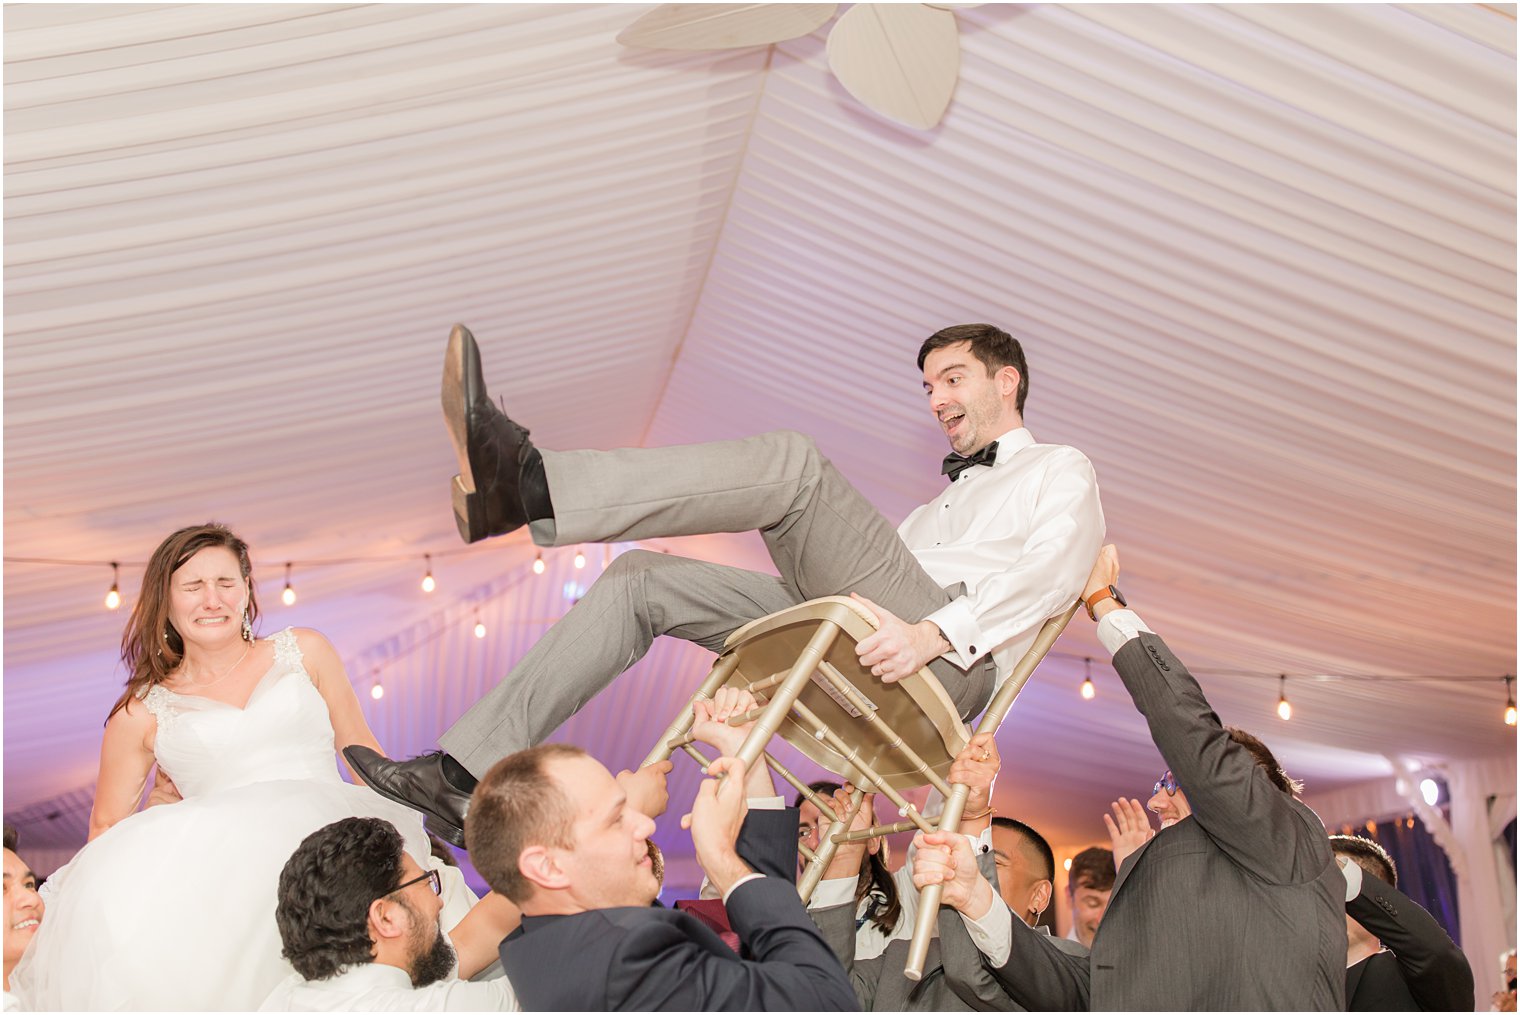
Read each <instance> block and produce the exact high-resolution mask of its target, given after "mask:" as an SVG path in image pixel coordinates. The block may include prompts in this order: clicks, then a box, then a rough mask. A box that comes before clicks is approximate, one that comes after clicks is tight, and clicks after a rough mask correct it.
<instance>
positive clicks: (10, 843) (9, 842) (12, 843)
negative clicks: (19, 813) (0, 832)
mask: <svg viewBox="0 0 1520 1015" xmlns="http://www.w3.org/2000/svg"><path fill="white" fill-rule="evenodd" d="M20 839H21V836H20V835H18V834H17V833H16V826H15V825H6V826H5V848H6V849H8V850H10V851H11V852H12V853H14V852H16V843H17V842H19V841H20Z"/></svg>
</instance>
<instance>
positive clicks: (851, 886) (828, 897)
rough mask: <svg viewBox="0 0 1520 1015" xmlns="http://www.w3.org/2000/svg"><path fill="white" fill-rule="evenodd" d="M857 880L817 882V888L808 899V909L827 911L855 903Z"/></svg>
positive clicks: (833, 879)
mask: <svg viewBox="0 0 1520 1015" xmlns="http://www.w3.org/2000/svg"><path fill="white" fill-rule="evenodd" d="M859 880H860V879H859V878H830V879H829V880H827V881H820V882H818V887H817V888H814V889H813V897H812V898H810V899H808V904H807V908H809V909H828V908H830V907H831V906H843V905H844V904H845V903H847V902H854V901H855V885H856V883H857V882H858V881H859Z"/></svg>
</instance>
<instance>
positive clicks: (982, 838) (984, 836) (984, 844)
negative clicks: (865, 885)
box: [819, 825, 996, 894]
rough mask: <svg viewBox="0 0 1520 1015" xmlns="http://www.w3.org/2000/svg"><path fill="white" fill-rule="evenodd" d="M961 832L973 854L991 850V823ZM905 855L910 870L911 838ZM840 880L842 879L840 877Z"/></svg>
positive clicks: (914, 845) (913, 849)
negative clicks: (969, 831) (974, 832)
mask: <svg viewBox="0 0 1520 1015" xmlns="http://www.w3.org/2000/svg"><path fill="white" fill-rule="evenodd" d="M961 834H962V835H964V836H965V837H966V841H967V842H968V843H970V844H971V853H972V855H973V856H981V855H982V854H983V853H988V852H991V851H992V826H991V825H988V826H987V827H986V828H984V829H982V830H981V831H980V832H978V833H977V834H976V835H972V834H970V833H968V832H962V833H961ZM907 856H908V858H907V860H906V861H904V863H903V866H904V867H906V868H907V869H908V870H909V871H912V870H913V858H914V857H916V856H918V844H917V843H915V842H913V841H911V840H910V841H909V842H908V854H907ZM841 880H843V879H841ZM823 884H825V885H826V884H828V882H827V881H825V882H823ZM852 884H853V882H852ZM819 887H822V885H820V886H819ZM994 894H996V893H994Z"/></svg>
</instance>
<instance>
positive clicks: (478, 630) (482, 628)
mask: <svg viewBox="0 0 1520 1015" xmlns="http://www.w3.org/2000/svg"><path fill="white" fill-rule="evenodd" d="M485 636H486V625H484V624H482V623H481V622H480V621H478V620H477V621H475V637H477V638H484V637H485Z"/></svg>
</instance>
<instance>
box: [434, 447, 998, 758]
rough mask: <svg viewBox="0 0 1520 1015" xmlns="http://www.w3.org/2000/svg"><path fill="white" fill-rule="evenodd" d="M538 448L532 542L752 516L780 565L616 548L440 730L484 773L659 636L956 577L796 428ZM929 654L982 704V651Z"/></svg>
mask: <svg viewBox="0 0 1520 1015" xmlns="http://www.w3.org/2000/svg"><path fill="white" fill-rule="evenodd" d="M543 458H544V471H545V475H546V476H547V478H548V481H549V493H550V496H551V498H552V499H553V502H554V518H553V519H546V520H544V521H538V522H533V523H532V524H531V525H530V528H529V531H530V532H531V534H532V536H533V540H534V542H536V543H538V544H539V545H540V546H566V545H570V544H577V543H610V542H619V541H624V540H636V539H653V538H660V537H666V536H686V535H698V534H704V533H713V532H745V531H748V530H750V529H755V530H758V531H759V532H760V534H761V536H762V537H763V538H764V540H765V545H766V547H767V548H768V549H769V551H770V555H771V560H773V561H774V562H775V564H776V569H777V571H779V572H780V575H781V576H780V577H779V578H777V577H774V576H771V575H767V574H761V573H759V572H755V571H746V570H743V569H740V568H733V567H725V566H722V565H719V564H709V563H704V562H702V561H696V560H690V559H687V558H684V557H677V556H674V555H671V554H664V553H652V552H648V551H641V550H634V551H630V552H628V553H625V554H623V555H621V556H619V557H618V558H617V559H616V560H614V561H613V562H612V564H611V565H610V566H609V567H608V568H607V570H606V571H605V572H604V573H603V574H602V575H601V577H600V578H598V579H597V580H596V581H595V582H593V583H592V585H591V588H589V589H587V591H586V594H585V595H584V596H583V597H582V598H581V600H580V602H578V603H576V604H575V605H574V606H572V607H571V608H570V610H569V611H568V612H567V613H566V614H565V616H564V617H563V618H561V619H560V620H559V622H558V623H556V624H555V625H554V626H553V627H552V628H551V629H550V630H549V632H548V633H547V634H545V635H544V637H543V638H541V639H540V640H539V642H538V644H536V645H535V646H534V647H533V649H532V650H531V651H529V652H528V654H527V655H525V656H524V657H523V658H522V660H521V661H520V662H518V664H517V665H516V666H514V667H512V669H511V670H510V671H509V672H508V673H507V675H506V676H505V677H503V678H502V680H501V682H500V683H498V684H497V685H496V687H495V688H493V689H492V690H491V691H490V693H488V694H487V695H486V696H485V697H484V698H482V699H481V700H480V701H479V702H477V703H476V704H475V705H474V706H473V707H472V708H471V709H470V710H469V711H468V712H466V713H465V714H464V715H463V716H461V717H460V718H459V721H458V722H456V723H455V724H454V725H453V726H452V727H450V729H449V730H448V732H446V733H445V734H444V735H443V736H442V737H441V738H440V741H439V742H440V743H441V744H442V746H443V748H444V750H446V751H448V752H449V754H451V755H453V756H454V758H455V759H457V760H458V761H459V762H460V763H461V764H462V765H464V766H465V768H467V769H469V770H470V771H471V772H472V773H474V774H475V775H476V776H477V777H479V776H483V775H484V774H485V772H486V770H487V769H489V768H490V767H491V765H492V764H494V763H495V762H496V761H498V760H499V759H501V758H502V757H505V756H506V755H508V754H511V753H512V752H514V751H518V750H522V749H523V748H526V747H531V746H532V745H534V744H536V743H539V742H540V741H542V740H543V739H545V738H546V737H548V736H549V735H550V734H551V733H553V732H554V731H555V730H556V729H558V728H559V726H560V725H561V724H562V723H564V721H565V720H566V719H568V718H569V717H570V716H572V715H574V714H575V713H576V712H577V711H578V710H579V709H580V708H581V707H582V706H583V705H585V704H586V702H587V701H589V700H590V699H591V697H592V696H593V695H595V694H596V693H597V692H598V691H600V690H601V689H602V688H604V687H606V686H607V685H608V684H609V683H611V682H612V680H613V678H615V677H616V676H617V675H618V674H620V673H622V672H623V671H624V670H626V669H628V668H629V667H630V666H632V665H633V664H634V663H636V662H637V661H638V660H639V659H640V658H642V657H643V655H644V653H645V652H647V651H648V650H649V646H650V644H651V643H652V642H653V641H654V639H655V638H656V637H657V636H659V635H662V634H669V635H674V636H675V637H678V638H684V639H685V640H687V641H691V642H695V643H696V644H698V645H701V646H703V647H704V648H707V649H709V650H711V651H713V652H721V651H722V648H723V642H724V640H725V639H726V638H727V637H728V636H729V634H731V633H732V632H733V631H734V630H736V629H737V628H740V627H742V626H744V625H745V624H747V623H748V622H750V621H751V620H754V619H756V618H757V617H762V616H765V615H766V614H769V613H775V612H776V611H778V610H783V609H786V608H787V607H789V606H794V605H796V604H797V603H800V602H803V601H805V600H808V599H815V598H818V597H819V596H830V595H844V594H848V593H850V592H859V593H860V594H861V595H863V596H865V597H866V598H868V599H871V600H873V601H874V602H876V603H878V604H880V605H881V606H883V607H885V608H886V609H888V610H890V611H892V612H893V613H895V614H896V615H897V616H899V617H901V618H902V619H904V620H907V621H912V622H916V621H919V620H922V619H923V618H924V617H926V616H928V615H929V614H930V613H932V612H934V611H935V610H937V609H939V608H940V607H942V606H944V605H945V604H946V603H948V602H950V600H951V599H952V598H953V597H954V596H956V595H959V594H961V591H962V590H961V589H960V588H959V587H956V588H952V589H948V590H947V589H945V588H943V587H941V586H940V585H938V584H936V583H935V581H934V580H933V579H932V578H930V577H929V575H928V574H927V573H926V572H925V571H924V569H923V568H922V567H921V566H920V565H919V563H918V561H917V559H915V558H914V556H913V554H912V553H911V552H910V551H909V549H908V548H907V546H905V545H904V544H903V541H902V540H901V539H900V538H899V537H898V535H897V531H896V529H894V528H893V527H892V525H891V524H890V523H889V522H888V521H887V520H886V519H885V518H883V517H882V515H881V513H880V512H879V511H877V510H876V509H875V508H874V507H872V506H871V504H870V503H869V502H868V501H867V500H866V499H865V498H864V497H862V496H861V495H860V493H859V492H858V491H857V490H856V489H855V488H854V487H853V486H851V485H850V484H849V483H848V482H847V481H846V480H845V478H844V477H843V476H842V475H840V473H839V470H837V469H836V468H834V466H833V465H832V464H831V463H830V462H829V460H828V459H826V458H824V457H823V456H822V455H820V454H819V453H818V448H817V447H816V446H815V445H814V443H813V441H812V440H811V439H810V438H808V437H806V436H804V435H802V434H799V433H793V432H790V431H780V432H776V433H768V434H762V435H760V436H758V437H750V438H746V439H744V440H738V441H721V442H714V443H709V444H692V445H684V446H677V447H668V448H624V449H620V450H616V451H563V452H558V451H545V452H543ZM930 666H931V669H933V670H934V672H935V675H936V676H938V677H939V680H940V682H941V683H942V684H944V686H945V690H946V691H947V692H948V693H949V694H950V697H951V699H952V700H953V701H954V702H955V705H956V707H957V708H959V709H960V710H961V714H962V716H964V717H967V718H969V717H971V716H974V715H975V714H977V713H978V712H980V711H981V709H982V708H983V706H985V705H986V703H987V699H988V698H989V697H990V696H991V693H992V685H993V680H994V676H995V668H994V666H993V663H992V660H991V659H990V657H983V658H982V659H981V660H978V661H977V662H976V663H975V664H973V666H972V668H971V671H970V673H967V672H966V671H964V670H961V669H960V668H958V667H956V666H955V665H954V664H953V663H951V662H950V661H949V660H947V659H944V658H939V659H936V660H934V661H933V663H931V664H930ZM693 690H695V687H693Z"/></svg>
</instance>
